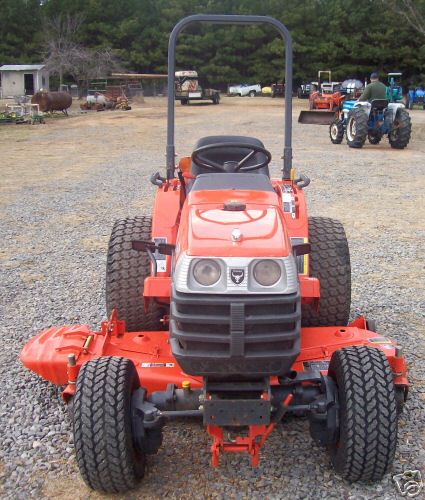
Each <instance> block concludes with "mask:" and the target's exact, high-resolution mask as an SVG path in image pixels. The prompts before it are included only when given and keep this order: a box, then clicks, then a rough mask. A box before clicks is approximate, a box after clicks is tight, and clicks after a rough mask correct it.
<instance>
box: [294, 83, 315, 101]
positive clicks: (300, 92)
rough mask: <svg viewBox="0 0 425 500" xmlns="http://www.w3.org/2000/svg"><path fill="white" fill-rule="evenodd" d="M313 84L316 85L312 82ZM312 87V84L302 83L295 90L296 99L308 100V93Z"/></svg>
mask: <svg viewBox="0 0 425 500" xmlns="http://www.w3.org/2000/svg"><path fill="white" fill-rule="evenodd" d="M314 83H316V82H314ZM312 85H313V82H311V83H302V84H301V85H300V86H299V87H298V89H297V97H298V99H308V98H309V97H310V91H311V88H312Z"/></svg>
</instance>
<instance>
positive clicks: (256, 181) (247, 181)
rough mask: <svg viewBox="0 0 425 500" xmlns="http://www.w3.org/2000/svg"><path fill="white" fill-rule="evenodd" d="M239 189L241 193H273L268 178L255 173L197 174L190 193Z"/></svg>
mask: <svg viewBox="0 0 425 500" xmlns="http://www.w3.org/2000/svg"><path fill="white" fill-rule="evenodd" d="M232 189H238V190H239V189H240V190H243V191H271V192H274V189H273V186H272V183H271V182H270V178H269V177H268V176H267V175H264V174H261V173H260V174H258V173H257V172H255V171H254V172H250V173H226V175H222V174H221V173H218V172H217V173H209V174H199V175H198V176H197V177H196V179H195V181H194V182H193V184H192V188H191V191H214V190H219V191H223V190H232Z"/></svg>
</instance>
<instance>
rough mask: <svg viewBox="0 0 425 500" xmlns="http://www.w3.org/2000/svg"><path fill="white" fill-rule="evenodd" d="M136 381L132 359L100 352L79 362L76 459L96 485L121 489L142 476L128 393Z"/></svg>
mask: <svg viewBox="0 0 425 500" xmlns="http://www.w3.org/2000/svg"><path fill="white" fill-rule="evenodd" d="M138 386H139V377H138V375H137V371H136V368H135V367H134V364H133V362H132V361H130V360H129V359H126V358H117V357H106V356H104V357H101V358H97V359H92V360H91V361H87V362H86V363H84V364H83V366H82V367H81V369H80V371H79V373H78V378H77V384H76V389H75V396H74V398H73V427H74V443H75V450H76V455H77V463H78V467H79V469H80V473H81V475H82V477H83V479H84V481H85V483H86V484H87V485H88V486H89V487H90V488H92V489H94V490H99V491H104V492H107V493H123V492H125V491H128V490H129V489H132V488H134V487H135V486H136V485H137V483H138V482H139V480H140V479H141V478H142V477H143V475H144V470H145V455H144V454H141V453H138V452H137V451H136V449H135V447H134V445H133V435H132V422H131V396H132V393H133V391H134V390H135V389H136V388H137V387H138Z"/></svg>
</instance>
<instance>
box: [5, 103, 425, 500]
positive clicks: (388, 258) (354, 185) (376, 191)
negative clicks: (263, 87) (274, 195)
mask: <svg viewBox="0 0 425 500" xmlns="http://www.w3.org/2000/svg"><path fill="white" fill-rule="evenodd" d="M281 104H282V101H281V100H278V99H237V98H234V99H223V100H222V103H221V104H220V106H189V107H188V106H185V107H184V108H183V107H181V108H180V107H179V108H178V113H177V115H178V116H177V131H178V134H177V145H178V147H177V151H178V152H179V153H180V154H189V153H190V149H191V147H192V146H193V144H194V142H195V141H196V140H197V139H198V138H199V137H201V136H203V135H209V134H213V133H242V134H244V135H254V136H258V137H259V138H260V139H262V140H263V141H264V143H265V145H266V147H268V149H270V150H271V152H272V154H273V157H274V159H275V160H274V162H273V165H274V167H273V169H272V170H273V172H274V174H275V175H279V166H278V165H279V160H278V158H279V157H280V155H281V153H280V151H281V143H282V133H281V124H282V114H281ZM300 106H305V103H299V102H296V101H295V108H296V109H295V110H294V118H296V116H297V114H298V111H299V107H300ZM411 116H412V120H413V129H414V134H413V139H412V142H411V144H410V145H409V147H408V149H407V150H405V151H395V150H391V149H390V148H389V146H388V143H387V142H383V144H381V145H379V146H366V147H365V148H364V149H363V150H350V149H349V148H348V147H347V146H346V145H345V144H342V145H340V146H334V145H332V144H331V143H330V141H329V138H328V135H327V128H326V127H317V126H316V127H315V126H306V125H304V126H303V125H298V124H297V123H296V120H294V163H295V167H296V169H297V171H298V172H304V173H306V174H308V175H309V176H310V177H311V178H312V183H311V185H310V186H309V187H308V188H307V189H306V192H307V195H308V202H309V206H310V213H311V214H314V215H323V216H330V217H337V218H339V219H340V220H342V222H343V223H344V225H345V227H346V230H347V234H348V237H349V242H350V249H351V258H352V271H353V305H352V307H353V309H352V317H355V315H356V314H358V313H360V312H361V313H365V314H366V315H367V316H368V317H370V318H373V319H375V320H376V321H377V323H378V327H379V331H380V332H381V333H383V334H385V335H388V336H391V337H394V338H395V339H397V341H399V342H400V344H402V345H403V346H404V347H405V352H406V356H407V359H408V363H409V366H410V373H409V378H410V381H411V384H412V386H411V391H410V397H409V401H408V403H407V404H406V407H405V410H404V413H403V414H402V416H401V418H400V431H399V445H398V450H397V454H396V459H395V463H394V472H393V473H396V472H399V471H402V470H405V469H412V468H415V469H416V468H420V467H422V468H423V466H424V463H425V460H424V458H425V451H424V441H425V437H424V434H423V429H421V423H423V421H424V411H423V410H424V406H425V393H424V325H425V321H424V316H425V313H424V311H425V308H424V299H425V290H424V285H423V270H424V269H423V268H424V262H425V255H424V246H425V245H424V236H425V225H424V198H423V193H424V192H425V176H424V173H425V165H424V163H425V162H424V153H425V146H424V144H425V112H422V111H413V112H411ZM164 140H165V101H164V100H163V99H160V98H157V99H156V100H155V99H150V100H149V99H148V100H147V101H146V103H145V104H144V105H142V106H140V107H136V108H135V109H133V110H132V111H131V112H128V113H124V112H118V111H117V112H110V113H109V112H105V113H94V114H89V115H84V116H81V115H79V114H78V113H77V112H75V114H74V116H73V117H72V118H70V119H68V120H52V121H50V122H49V123H48V124H47V125H45V126H37V127H25V128H22V126H20V127H3V128H2V129H1V130H0V154H1V157H2V158H3V161H2V163H1V166H0V169H1V176H2V182H1V185H0V189H1V191H0V193H1V197H0V203H1V205H2V211H1V215H0V220H1V229H0V231H1V233H0V234H1V241H2V243H3V245H2V248H1V250H0V266H1V283H2V286H3V289H2V301H1V307H2V310H1V314H2V318H3V319H2V322H1V326H0V329H1V331H0V382H1V385H0V387H1V392H0V436H1V442H0V480H1V483H2V486H1V488H2V490H0V491H1V495H2V497H3V498H29V497H34V498H55V497H59V496H60V497H61V498H73V499H74V498H101V496H100V495H98V494H96V493H93V492H91V491H90V490H88V489H87V488H86V487H85V485H84V483H83V482H82V480H81V479H80V477H79V474H78V471H77V466H76V462H75V458H74V452H73V443H72V437H70V426H69V423H68V420H67V416H66V410H65V408H64V406H63V405H62V403H61V401H60V399H59V392H58V390H57V388H56V387H54V386H52V385H50V384H49V383H47V382H43V381H42V380H41V379H39V378H38V377H37V376H36V375H35V374H32V373H30V372H29V371H27V370H25V369H23V367H22V366H21V364H20V362H19V360H18V354H19V352H20V349H21V348H22V346H23V344H24V343H25V342H26V341H27V339H29V338H30V337H31V336H32V335H34V334H36V333H37V332H38V331H39V330H41V329H43V328H46V327H48V326H50V325H58V324H66V323H74V322H79V323H89V324H90V325H91V326H92V327H97V326H98V324H99V321H100V320H101V319H103V318H104V316H105V310H104V298H103V296H104V268H105V258H106V245H107V240H108V238H109V232H110V228H111V227H112V224H113V221H114V220H115V219H116V218H119V217H124V216H126V215H133V214H135V215H136V214H138V213H141V212H146V213H148V212H149V209H150V205H151V200H152V197H153V194H154V188H153V187H152V186H151V184H150V183H149V182H148V180H147V179H148V175H149V174H150V173H151V172H152V171H155V170H157V169H159V168H160V167H161V165H162V163H163V158H164V157H163V152H164V150H165V142H164ZM209 461H210V454H209V440H208V437H207V435H206V433H205V432H204V431H203V429H202V426H201V424H200V423H199V422H198V421H190V422H187V421H185V422H183V421H181V422H174V423H173V424H172V425H170V426H168V427H167V428H166V431H165V439H164V445H163V447H162V448H161V450H160V452H159V453H158V455H156V456H154V457H152V458H151V459H149V465H148V470H147V475H146V478H145V480H144V481H143V483H142V484H141V486H140V488H139V489H138V490H137V491H135V492H134V493H132V494H131V495H127V497H126V498H163V497H167V496H168V497H170V498H246V497H250V498H264V497H267V498H294V499H298V498H300V499H301V498H314V499H316V498H317V499H321V498H324V497H326V498H347V499H349V498H353V499H354V498H356V499H360V498H380V499H381V498H397V496H396V490H395V487H394V484H393V481H392V478H391V475H388V476H387V477H385V478H384V479H383V480H382V481H381V482H380V483H375V484H354V485H353V484H349V483H347V482H345V481H343V480H342V479H341V478H340V477H338V476H337V475H336V474H334V472H333V471H332V469H331V468H330V463H329V459H328V457H327V455H326V453H325V452H324V451H323V450H322V449H320V448H318V447H316V446H315V445H314V444H313V443H312V441H311V439H310V436H309V433H308V425H307V422H306V421H305V420H303V419H289V420H287V421H285V423H284V425H282V426H279V428H278V429H277V430H275V431H274V432H273V434H272V435H271V437H270V438H269V439H268V441H267V444H266V446H265V447H264V448H263V450H262V454H261V463H260V467H259V468H258V469H256V470H255V469H251V467H250V466H249V463H248V459H247V457H245V456H226V457H224V458H223V459H222V465H221V467H220V468H219V469H217V470H214V469H212V468H211V467H210V466H209ZM423 472H425V471H424V470H423Z"/></svg>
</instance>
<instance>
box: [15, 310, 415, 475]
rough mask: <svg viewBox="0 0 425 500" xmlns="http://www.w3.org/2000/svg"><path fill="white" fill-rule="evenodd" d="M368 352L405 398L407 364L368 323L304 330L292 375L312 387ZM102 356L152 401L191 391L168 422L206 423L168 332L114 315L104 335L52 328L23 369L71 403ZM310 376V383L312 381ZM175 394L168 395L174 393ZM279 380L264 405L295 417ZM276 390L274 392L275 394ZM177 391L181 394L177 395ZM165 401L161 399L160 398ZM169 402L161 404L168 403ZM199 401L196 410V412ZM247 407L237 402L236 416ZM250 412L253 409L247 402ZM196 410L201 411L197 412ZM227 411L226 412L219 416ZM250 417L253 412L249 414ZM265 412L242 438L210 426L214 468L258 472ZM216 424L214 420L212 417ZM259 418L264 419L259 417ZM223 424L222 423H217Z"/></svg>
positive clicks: (269, 425)
mask: <svg viewBox="0 0 425 500" xmlns="http://www.w3.org/2000/svg"><path fill="white" fill-rule="evenodd" d="M354 345H356V346H369V347H377V348H379V349H381V350H382V351H383V352H384V353H385V355H386V357H387V359H388V361H389V364H390V366H391V369H392V371H393V377H394V384H395V386H396V387H399V388H400V389H401V391H402V392H403V393H404V392H405V390H406V389H405V388H406V387H407V385H408V382H407V378H406V365H405V359H404V357H402V356H401V353H399V352H398V350H397V346H396V344H395V343H394V342H393V341H392V340H390V339H387V338H385V337H382V336H380V335H379V334H377V333H376V332H373V331H370V330H368V329H367V324H366V320H365V318H364V317H358V318H357V319H356V320H354V321H353V322H351V323H350V324H349V325H348V326H347V327H309V328H303V329H302V330H301V353H300V355H299V356H298V358H297V360H296V362H295V363H294V365H293V367H292V369H293V375H294V378H295V377H300V375H301V377H303V375H304V377H305V383H307V384H308V383H309V382H310V380H312V379H314V377H316V379H317V377H318V376H320V375H326V374H327V370H328V365H329V361H330V358H331V356H332V354H333V353H334V352H335V351H336V350H338V349H341V348H343V347H347V346H354ZM102 356H116V357H123V358H128V359H130V360H131V361H132V362H133V363H134V365H135V367H136V369H137V374H138V376H139V379H140V385H141V386H142V387H143V388H145V389H146V391H147V394H146V396H147V397H148V399H149V397H151V396H152V393H155V394H154V395H153V397H151V401H154V402H155V401H157V399H156V395H163V394H165V395H166V394H167V391H169V390H171V391H175V390H176V389H177V388H182V389H180V393H181V394H184V395H187V394H188V392H187V391H188V390H189V391H192V392H193V396H192V398H191V399H192V407H191V408H190V409H188V410H185V411H174V412H173V411H165V412H164V415H165V416H167V417H172V416H173V414H175V416H176V417H177V416H183V417H184V416H203V417H204V423H206V422H205V420H206V419H208V418H209V417H208V414H207V415H205V413H204V407H203V406H202V405H201V406H199V407H198V402H199V401H201V402H202V401H203V400H204V398H205V396H204V394H206V387H205V384H204V381H203V379H202V377H193V376H190V375H187V374H185V373H184V372H183V371H182V370H181V368H180V367H179V365H178V364H177V363H176V360H175V358H174V357H173V355H172V353H171V350H170V344H169V335H168V332H165V331H149V332H126V331H125V322H124V321H119V320H117V317H116V313H115V311H114V313H113V314H112V316H111V318H110V320H109V321H103V322H102V324H101V330H100V331H98V332H93V331H91V330H90V329H89V327H88V326H87V325H72V326H62V327H52V328H49V329H47V330H44V331H43V332H41V333H40V334H38V335H37V336H35V337H33V338H32V339H31V340H30V341H29V342H28V343H27V344H26V345H25V347H24V349H23V350H22V353H21V361H22V363H23V364H24V365H25V366H26V367H27V368H29V369H30V370H32V371H34V372H36V373H37V374H38V375H40V376H41V377H43V378H44V379H46V380H48V381H50V382H53V383H54V384H57V385H62V386H66V387H65V389H64V391H63V393H62V395H63V398H64V399H65V400H66V401H68V400H69V399H70V398H71V397H72V396H73V395H74V393H75V383H76V379H77V375H78V371H79V369H80V368H81V366H82V365H83V364H84V363H86V362H87V361H89V360H91V359H95V358H100V357H102ZM309 375H311V376H312V378H311V379H310V378H309ZM171 387H172V388H173V389H170V388H171ZM282 387H283V386H281V385H280V380H279V378H278V377H271V379H270V388H271V389H270V388H269V390H267V383H266V386H265V389H264V391H263V393H262V394H261V399H264V400H265V404H266V402H267V400H271V399H272V397H276V394H275V392H276V391H277V392H278V396H277V397H278V398H279V399H280V398H283V400H282V401H281V404H282V409H281V412H282V414H283V413H286V412H291V411H296V408H295V407H292V408H291V403H293V394H292V393H290V392H284V393H282V395H280V394H281V393H279V391H282ZM207 390H208V389H207ZM274 390H276V391H274ZM177 391H179V389H177ZM160 397H161V396H160ZM166 399H167V397H166V396H165V398H162V399H160V401H163V400H166ZM193 401H195V405H196V407H193ZM242 403H243V401H240V400H239V401H238V408H239V409H238V411H242V410H240V408H241V404H242ZM247 405H248V406H247V408H248V409H247V411H249V410H250V409H251V408H250V406H249V402H247ZM197 408H198V409H197ZM299 408H300V406H299V405H298V406H297V409H299ZM221 411H223V410H221ZM251 411H252V410H251ZM266 414H267V412H266V411H265V412H264V418H265V424H264V425H258V424H252V425H249V426H248V431H247V433H246V435H244V436H239V435H238V436H235V437H234V438H233V439H230V440H227V441H226V440H225V438H224V433H223V427H222V426H221V425H217V424H216V423H215V421H214V420H212V423H207V432H208V434H209V435H211V436H212V438H213V444H212V447H211V452H212V465H213V466H218V465H219V456H220V453H226V452H230V453H248V454H249V455H250V456H251V463H252V465H253V466H257V465H258V462H259V450H260V448H261V447H262V445H263V444H264V443H265V441H266V438H267V436H268V435H269V434H270V433H271V432H272V430H273V429H274V427H275V425H276V423H277V422H274V421H267V416H266ZM210 418H212V419H215V417H210ZM260 418H263V417H262V416H260ZM219 423H220V422H219Z"/></svg>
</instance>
